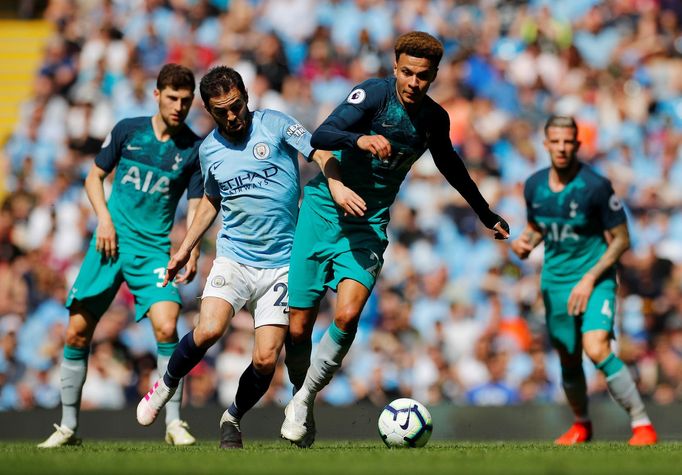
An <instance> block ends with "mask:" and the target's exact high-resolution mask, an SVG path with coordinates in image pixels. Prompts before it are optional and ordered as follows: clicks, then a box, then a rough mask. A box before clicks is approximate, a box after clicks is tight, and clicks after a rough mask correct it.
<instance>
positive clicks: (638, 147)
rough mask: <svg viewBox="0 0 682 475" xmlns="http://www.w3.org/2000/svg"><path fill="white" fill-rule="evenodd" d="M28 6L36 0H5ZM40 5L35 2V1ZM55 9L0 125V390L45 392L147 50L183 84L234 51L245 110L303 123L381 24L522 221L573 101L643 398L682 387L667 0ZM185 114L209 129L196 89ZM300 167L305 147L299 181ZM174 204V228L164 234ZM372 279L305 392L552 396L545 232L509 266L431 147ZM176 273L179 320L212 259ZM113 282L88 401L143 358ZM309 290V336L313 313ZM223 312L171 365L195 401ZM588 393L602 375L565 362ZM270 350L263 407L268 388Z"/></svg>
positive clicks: (108, 2)
mask: <svg viewBox="0 0 682 475" xmlns="http://www.w3.org/2000/svg"><path fill="white" fill-rule="evenodd" d="M21 3H22V5H23V6H24V7H25V10H24V13H26V14H29V15H30V14H31V8H32V6H35V4H36V2H30V1H28V2H21ZM37 3H40V2H37ZM33 14H38V15H40V16H41V17H43V18H45V19H47V20H49V21H50V22H51V23H52V24H53V25H54V35H53V36H52V37H51V38H50V39H49V41H48V42H47V44H46V46H45V51H44V59H43V61H42V65H41V66H40V69H39V71H37V73H36V75H35V79H34V85H33V92H32V97H31V98H30V99H29V100H28V101H26V102H25V103H24V104H23V105H22V106H21V110H20V117H19V122H18V125H17V127H16V129H15V130H14V132H13V134H12V135H11V136H10V137H9V138H8V140H7V141H6V143H4V144H1V147H0V150H1V154H0V204H1V205H0V409H2V410H25V409H31V408H34V407H48V408H49V407H56V406H58V404H59V370H58V369H59V362H60V360H61V357H62V347H63V343H64V331H65V326H66V324H67V320H68V312H67V310H66V309H64V307H63V302H64V299H65V295H66V292H68V289H69V287H70V285H71V283H72V282H73V280H74V278H75V276H76V274H77V272H78V269H79V266H80V263H81V260H82V257H83V255H84V252H85V250H86V248H87V245H88V242H89V239H90V237H91V235H92V232H93V230H94V229H95V226H96V217H95V216H94V214H93V212H92V209H91V207H90V205H89V203H88V201H87V198H86V196H85V192H84V190H83V179H84V177H85V175H86V173H87V171H88V169H89V167H90V166H91V165H92V163H93V157H94V155H95V154H96V153H97V151H98V150H99V147H100V145H101V143H102V141H103V140H104V138H105V136H106V135H107V133H108V132H109V130H110V129H111V128H112V127H113V125H114V124H115V123H116V122H117V121H118V120H120V119H123V118H125V117H132V116H140V115H152V114H154V113H155V112H156V110H157V109H156V104H155V102H154V100H153V96H152V91H153V88H154V80H155V77H156V74H157V72H158V70H159V68H160V67H161V66H162V65H163V64H164V63H166V62H177V63H181V64H184V65H186V66H189V67H190V68H192V69H193V71H194V72H195V73H196V75H197V79H199V78H200V77H201V76H202V75H203V73H204V72H205V71H206V70H207V68H209V67H211V66H212V65H217V64H225V65H229V66H232V67H234V68H235V69H237V70H238V71H239V72H240V73H241V74H242V75H243V77H244V79H245V82H246V84H247V87H248V90H249V99H250V104H249V105H250V107H251V109H256V108H274V109H279V110H282V111H285V112H287V113H289V114H291V115H293V116H294V117H296V118H297V119H299V120H300V121H301V122H302V123H303V124H304V125H305V126H306V127H307V128H308V129H309V130H311V131H312V130H314V129H315V127H316V126H317V125H318V124H319V123H320V122H321V121H322V120H323V119H324V118H325V117H326V115H327V114H328V113H329V112H330V111H331V110H332V108H333V107H334V106H335V105H336V104H338V103H339V102H341V101H342V100H344V99H345V97H346V95H347V94H348V92H349V91H350V90H351V88H352V86H353V85H354V84H356V83H358V82H361V81H363V80H364V79H367V78H368V77H371V76H384V75H388V74H392V63H393V60H394V57H393V49H392V46H393V42H394V39H395V38H396V36H397V35H399V34H401V33H404V32H407V31H410V30H422V31H428V32H430V33H432V34H434V35H436V36H437V37H438V38H440V39H441V40H442V41H443V43H444V45H445V50H446V54H445V57H444V58H443V61H442V62H441V65H440V70H439V73H438V78H437V80H436V81H435V83H434V84H433V86H432V88H431V91H430V94H431V96H432V97H433V98H434V99H435V100H437V101H438V102H439V103H440V104H442V105H443V106H444V107H445V108H446V109H447V111H448V112H449V114H450V119H451V130H450V136H451V139H452V143H453V146H454V147H455V148H456V149H457V150H458V151H460V153H461V155H462V156H463V157H465V161H466V164H467V166H468V169H469V171H470V173H471V174H472V176H473V177H474V178H475V180H476V182H477V183H478V185H479V187H480V189H481V191H482V193H483V194H484V196H485V197H486V198H487V199H488V200H489V201H490V203H491V204H492V207H493V209H495V210H497V211H498V212H500V213H501V214H502V215H504V216H505V217H506V218H507V219H508V220H509V222H510V224H511V228H512V237H516V236H517V235H518V232H519V231H520V230H521V229H522V227H523V225H524V223H525V208H524V203H523V195H522V189H523V182H524V180H525V179H526V178H527V177H528V176H529V175H530V174H531V173H533V172H534V171H535V170H537V169H539V168H542V167H545V166H548V164H549V161H548V157H547V154H546V153H545V151H544V149H543V147H542V140H543V133H542V126H543V124H544V121H545V120H546V118H547V116H548V115H549V114H551V113H560V114H570V115H574V116H576V118H577V121H578V123H579V126H580V139H581V141H582V143H583V145H582V148H581V151H580V156H581V158H582V160H584V161H585V162H587V163H589V164H590V165H591V166H593V167H595V168H596V169H598V171H599V172H601V173H602V174H604V175H606V176H608V177H609V178H610V179H611V180H612V183H613V186H614V188H615V190H616V192H617V194H618V195H619V196H620V197H621V198H622V199H623V200H624V202H625V203H626V207H627V212H628V216H629V225H630V229H631V235H632V249H631V250H630V251H629V252H628V253H627V254H626V255H625V256H624V258H623V259H622V262H621V265H620V282H621V286H620V291H619V298H618V311H617V328H616V333H617V335H618V341H617V343H616V347H617V352H618V354H619V355H620V356H621V358H622V359H623V360H624V361H625V362H626V363H627V364H628V366H629V368H630V369H631V370H632V372H633V374H634V375H635V377H636V380H637V382H638V384H639V388H640V390H641V391H642V393H643V395H644V396H645V397H646V398H647V400H648V401H650V402H654V403H658V404H668V403H672V402H674V401H680V400H682V296H681V295H682V292H681V290H682V265H681V264H682V238H681V236H682V207H681V206H680V205H681V204H682V27H681V25H682V2H679V1H675V0H606V1H596V0H553V1H550V0H531V1H522V0H481V1H465V0H458V1H453V0H433V1H427V0H423V1H422V0H403V1H399V0H398V1H388V0H324V1H313V0H168V1H163V0H50V1H48V2H47V5H46V8H45V9H44V10H42V9H40V10H39V11H37V12H35V11H34V12H33ZM196 99H197V100H196V101H195V105H194V107H193V109H192V112H191V114H190V117H189V121H188V122H189V124H190V126H191V127H192V128H193V129H194V130H195V131H196V132H197V133H198V134H200V135H202V136H203V135H206V134H207V133H208V132H209V131H210V130H211V129H212V125H213V124H212V121H211V119H210V117H209V116H208V115H207V114H206V113H205V111H204V109H203V106H202V104H201V103H200V101H199V98H198V94H197V98H196ZM314 173H315V169H314V168H312V167H310V166H309V165H306V164H303V163H302V174H303V183H305V182H306V181H307V180H309V179H310V178H311V177H312V176H313V174H314ZM184 211H185V206H184V205H182V206H180V209H179V211H178V219H177V225H176V228H175V230H174V232H173V239H174V242H176V243H177V242H178V241H179V240H180V239H182V236H183V230H184V227H185V223H184ZM389 229H390V239H391V243H390V246H389V248H388V251H387V253H386V256H385V257H386V264H385V267H384V269H383V271H382V274H381V279H380V280H379V283H378V285H377V287H376V289H375V291H374V293H373V295H372V297H371V299H370V302H369V304H368V305H367V308H366V310H365V313H364V315H363V317H362V320H361V326H360V330H359V334H358V337H357V339H356V342H355V344H354V346H353V348H352V350H351V353H350V355H349V357H348V358H347V359H346V361H345V362H344V367H343V368H342V370H341V371H340V373H339V374H338V375H337V376H336V377H335V378H334V380H333V381H332V383H331V385H330V386H329V387H328V388H327V389H326V390H325V391H324V393H322V395H321V399H322V400H323V401H324V402H326V403H328V404H333V405H346V404H353V403H355V402H357V401H363V400H369V401H371V402H373V403H375V404H383V403H385V402H386V401H387V400H388V399H390V398H393V397H395V396H398V395H410V396H412V397H414V398H416V399H419V400H420V401H422V402H423V403H425V404H429V405H430V404H436V403H441V402H449V403H454V404H462V405H466V404H473V405H507V404H526V403H542V404H545V403H556V402H563V401H564V397H563V393H562V390H561V385H560V370H559V364H558V359H557V357H556V354H555V353H554V352H553V350H552V349H551V347H550V345H549V343H548V339H547V336H546V332H545V324H544V313H543V312H544V309H543V305H542V300H541V297H540V292H539V277H538V275H539V269H540V266H541V265H542V250H541V249H537V250H536V251H534V253H533V254H532V255H531V258H530V260H529V261H527V262H521V261H519V260H517V259H516V258H514V257H513V256H512V255H511V253H510V249H509V245H508V243H504V242H496V241H494V240H493V239H492V238H491V236H490V232H488V231H487V230H485V229H484V228H483V227H482V226H481V225H480V224H479V223H478V220H477V218H476V216H475V215H474V214H473V213H472V211H471V210H470V209H469V208H468V206H467V205H466V203H465V202H464V201H463V200H462V198H461V196H459V194H458V193H457V192H455V191H454V190H453V189H452V188H451V187H450V186H449V185H448V184H447V183H446V182H445V180H444V179H443V178H442V176H441V175H440V174H439V172H438V171H437V169H436V168H435V166H434V164H433V161H432V160H431V158H430V157H429V156H428V153H427V154H426V156H424V157H422V159H420V160H419V161H418V162H417V163H416V165H415V166H414V167H413V170H412V171H411V173H410V175H409V178H408V180H407V181H406V182H405V184H404V185H403V188H402V189H401V192H400V195H399V199H398V200H397V202H396V203H395V205H394V206H393V208H392V220H391V225H390V228H389ZM214 231H215V230H212V231H210V232H209V233H208V234H207V236H206V238H205V240H204V242H203V244H202V258H201V272H200V275H199V276H198V277H197V279H196V280H195V281H194V282H193V283H192V284H190V285H187V286H184V287H183V288H182V294H183V299H184V308H183V314H182V322H181V326H180V336H182V335H183V334H184V333H186V332H187V331H189V329H191V328H192V326H193V324H194V322H195V319H196V317H197V314H198V304H199V301H198V299H197V296H198V295H200V292H201V289H202V288H203V284H204V279H205V277H206V275H207V273H208V270H209V269H210V266H211V263H212V258H213V255H214V243H215V232H214ZM131 299H132V298H131V295H130V294H129V292H127V291H126V289H125V288H124V289H122V291H121V292H119V294H118V296H117V298H116V300H115V302H114V304H113V305H112V307H111V308H110V310H109V311H108V312H107V313H106V314H105V315H104V317H103V318H102V320H101V321H100V324H99V326H98V327H97V331H96V333H95V337H94V342H93V346H92V350H91V356H90V362H89V369H88V379H87V382H86V384H85V388H84V393H83V407H84V408H119V407H122V406H124V405H126V404H132V403H136V402H137V401H138V399H139V397H140V395H142V394H144V393H145V392H146V391H147V389H148V387H149V383H150V378H154V377H156V374H155V356H154V355H155V349H156V345H155V341H154V337H153V333H152V331H151V327H150V325H149V323H148V322H147V321H145V322H143V323H142V324H135V323H134V318H133V311H132V305H131V303H132V302H131ZM333 305H334V296H333V295H330V296H329V297H328V299H327V300H326V301H325V302H324V303H323V308H322V311H321V313H320V317H319V320H318V324H317V326H316V331H315V335H314V337H315V339H316V340H317V339H319V338H320V337H321V334H322V332H323V331H324V330H325V329H326V327H327V325H328V324H329V323H330V318H331V310H330V309H331V308H333ZM252 334H253V323H252V320H251V317H250V316H249V315H248V314H245V313H244V312H240V313H239V314H238V315H237V317H236V318H235V320H234V325H233V327H232V328H231V329H230V330H229V333H228V334H227V335H226V336H225V337H224V338H223V339H222V340H221V341H220V343H219V344H217V345H215V347H213V348H212V349H211V351H210V352H209V354H208V355H207V357H206V358H205V360H204V361H203V362H202V363H201V364H200V365H199V366H197V367H196V368H195V369H194V370H193V371H192V373H191V374H190V375H189V377H188V382H187V384H186V386H185V388H186V397H185V401H186V403H187V404H188V405H191V406H203V405H206V404H211V403H216V402H217V403H219V404H221V405H223V406H225V405H227V404H228V403H229V402H230V401H231V400H232V398H233V396H234V393H235V391H236V388H237V384H238V379H239V376H240V374H241V373H242V371H243V369H244V368H245V367H246V366H247V365H248V363H249V361H250V358H251V348H252ZM585 368H586V372H587V373H586V374H587V375H588V385H589V391H590V393H591V394H592V396H593V397H596V398H606V397H608V396H607V393H606V385H605V382H604V380H603V377H602V376H601V375H600V373H598V372H596V371H595V370H594V368H593V366H592V365H591V364H585ZM290 394H291V387H290V384H289V382H288V378H287V376H286V370H285V369H284V366H283V363H282V364H280V367H279V368H278V370H277V374H276V377H275V379H274V382H273V386H272V388H271V390H270V392H269V393H268V394H267V396H266V398H265V399H264V401H263V402H262V403H263V404H279V405H283V404H285V403H286V402H287V401H288V399H289V397H290Z"/></svg>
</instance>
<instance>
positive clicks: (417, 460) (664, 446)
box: [0, 441, 682, 475]
mask: <svg viewBox="0 0 682 475" xmlns="http://www.w3.org/2000/svg"><path fill="white" fill-rule="evenodd" d="M680 449H682V443H676V442H664V443H661V444H659V445H657V446H654V447H643V448H633V447H628V446H627V444H625V443H624V442H596V443H591V444H588V445H584V446H580V447H554V446H553V445H552V444H551V443H549V442H547V443H544V442H543V443H538V442H525V443H523V442H485V443H478V442H443V441H431V442H430V443H429V444H428V445H427V446H426V447H424V448H422V449H392V450H389V449H387V448H386V447H384V445H383V444H382V443H381V441H367V442H358V441H348V442H330V441H320V442H319V443H316V444H315V446H314V447H313V448H312V449H309V450H300V449H297V448H295V447H292V446H290V445H287V444H286V443H285V442H284V441H267V442H254V441H248V442H247V447H246V448H245V449H244V450H238V451H237V450H231V451H224V450H220V449H219V448H218V447H217V442H215V441H210V442H209V441H202V442H201V443H199V444H198V445H196V446H194V447H182V448H180V447H170V446H167V445H165V444H163V443H162V442H146V441H145V442H137V441H129V442H122V441H116V442H113V441H111V442H106V441H86V442H85V443H84V445H83V446H80V447H64V448H60V449H55V450H41V449H37V448H35V442H0V473H2V474H5V473H6V474H40V475H57V474H68V475H78V474H87V475H107V474H115V475H122V474H126V473H131V474H140V475H150V474H156V473H159V474H168V475H170V474H182V475H199V474H209V473H211V474H212V473H220V474H246V475H248V474H268V475H286V474H291V475H302V474H308V473H310V474H321V475H327V474H342V475H352V474H365V473H367V474H377V475H399V474H411V475H416V474H426V475H435V474H501V475H512V474H519V475H521V474H523V475H527V474H573V473H575V474H583V475H584V474H616V475H626V474H646V475H652V474H656V473H665V474H673V473H680V467H682V450H680Z"/></svg>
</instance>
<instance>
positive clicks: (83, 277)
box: [66, 246, 123, 321]
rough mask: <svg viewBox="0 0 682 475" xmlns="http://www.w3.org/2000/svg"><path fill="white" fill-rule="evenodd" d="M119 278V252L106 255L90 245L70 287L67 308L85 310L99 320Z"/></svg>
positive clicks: (121, 276)
mask: <svg viewBox="0 0 682 475" xmlns="http://www.w3.org/2000/svg"><path fill="white" fill-rule="evenodd" d="M122 282H123V273H122V271H121V259H120V256H119V257H118V258H116V259H107V258H105V257H104V255H103V254H101V253H99V252H97V251H96V250H95V248H94V246H91V247H90V248H89V249H88V251H87V252H86V253H85V257H84V258H83V263H82V264H81V268H80V271H79V272H78V276H77V277H76V281H75V282H74V283H73V286H72V287H71V290H70V291H69V295H68V296H67V299H66V308H68V309H70V310H71V311H72V313H73V312H80V313H87V314H88V315H89V316H90V317H92V318H94V319H95V321H96V320H99V318H100V317H101V316H102V315H103V314H104V312H106V310H107V308H109V305H110V304H111V302H112V300H114V297H115V296H116V292H118V289H119V287H120V286H121V283H122Z"/></svg>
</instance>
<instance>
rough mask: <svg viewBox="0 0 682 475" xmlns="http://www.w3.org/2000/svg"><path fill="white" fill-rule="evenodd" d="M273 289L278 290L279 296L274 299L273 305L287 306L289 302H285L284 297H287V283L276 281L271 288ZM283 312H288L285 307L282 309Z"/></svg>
mask: <svg viewBox="0 0 682 475" xmlns="http://www.w3.org/2000/svg"><path fill="white" fill-rule="evenodd" d="M272 290H273V291H275V292H280V294H279V296H278V297H277V300H275V304H274V306H275V307H288V306H289V303H288V302H285V301H284V299H285V298H287V292H288V291H289V288H288V287H287V284H285V283H283V282H278V283H276V284H275V286H274V287H273V288H272ZM284 313H289V309H288V308H287V309H286V310H284Z"/></svg>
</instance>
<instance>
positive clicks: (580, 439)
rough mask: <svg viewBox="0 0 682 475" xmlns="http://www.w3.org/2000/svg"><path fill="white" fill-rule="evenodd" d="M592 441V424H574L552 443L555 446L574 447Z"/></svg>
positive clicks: (588, 422)
mask: <svg viewBox="0 0 682 475" xmlns="http://www.w3.org/2000/svg"><path fill="white" fill-rule="evenodd" d="M590 440H592V423H591V422H590V421H587V422H574V423H573V425H572V426H571V427H570V428H569V429H568V430H567V431H566V432H565V433H564V434H563V435H561V437H559V438H558V439H557V440H555V441H554V443H555V444H557V445H575V444H582V443H585V442H589V441H590Z"/></svg>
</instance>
